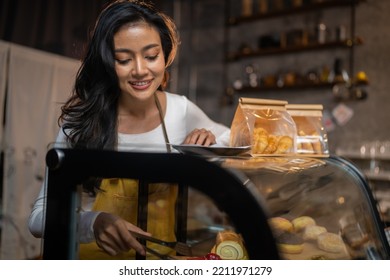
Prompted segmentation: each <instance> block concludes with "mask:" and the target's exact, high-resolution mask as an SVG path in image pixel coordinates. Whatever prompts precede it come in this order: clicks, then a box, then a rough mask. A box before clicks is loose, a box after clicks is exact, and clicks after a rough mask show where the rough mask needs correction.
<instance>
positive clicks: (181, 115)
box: [29, 92, 230, 243]
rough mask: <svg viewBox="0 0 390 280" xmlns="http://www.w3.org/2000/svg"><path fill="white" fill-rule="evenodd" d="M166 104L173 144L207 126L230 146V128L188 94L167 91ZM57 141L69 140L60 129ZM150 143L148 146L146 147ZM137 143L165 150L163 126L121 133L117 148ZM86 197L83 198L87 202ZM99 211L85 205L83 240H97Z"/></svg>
mask: <svg viewBox="0 0 390 280" xmlns="http://www.w3.org/2000/svg"><path fill="white" fill-rule="evenodd" d="M165 94H166V97H167V107H166V113H165V117H164V122H165V126H166V129H167V134H168V138H169V142H170V143H171V144H181V143H183V141H184V139H185V137H186V136H187V135H188V134H189V133H190V132H191V131H193V130H194V129H196V128H198V129H200V128H205V129H207V130H210V131H211V132H213V133H214V135H215V137H216V142H217V144H218V145H224V146H228V145H229V138H230V129H229V128H228V127H226V126H224V125H222V124H219V123H217V122H214V121H213V120H211V119H210V118H209V117H208V116H207V115H206V114H205V113H204V112H203V111H202V110H201V109H200V108H199V107H198V106H197V105H195V104H194V103H193V102H191V101H190V100H188V99H187V98H186V97H185V96H181V95H177V94H172V93H168V92H165ZM56 143H66V136H65V134H64V133H63V131H62V129H60V131H59V133H58V136H57V139H56ZM147 145H149V147H146V146H147ZM132 146H133V147H134V146H136V147H137V148H136V149H137V150H138V151H139V150H140V148H141V147H145V149H147V150H148V151H151V150H153V151H156V152H161V151H162V152H164V151H166V146H165V138H164V134H163V129H162V126H161V125H159V126H158V127H156V128H155V129H153V130H151V131H148V132H145V133H140V134H123V133H118V150H129V149H130V150H131V148H132ZM85 200H86V199H84V198H83V199H82V201H83V202H85ZM45 201H46V189H45V184H43V186H42V188H41V190H40V192H39V195H38V197H37V199H36V200H35V203H34V206H33V209H32V211H31V214H30V217H29V230H30V232H31V233H32V234H33V235H34V236H35V237H42V236H43V232H44V219H45V217H44V216H45V215H44V213H45V212H44V209H45ZM98 214H99V212H94V211H89V207H88V205H83V211H82V212H81V214H80V224H79V237H80V240H79V241H80V242H81V243H89V242H91V241H93V240H94V238H95V237H94V232H93V224H94V222H95V219H96V217H97V215H98Z"/></svg>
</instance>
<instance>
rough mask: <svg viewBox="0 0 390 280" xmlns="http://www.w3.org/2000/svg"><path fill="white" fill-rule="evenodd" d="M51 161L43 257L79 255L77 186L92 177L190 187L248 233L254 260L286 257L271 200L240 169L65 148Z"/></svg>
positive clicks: (180, 158) (178, 157) (175, 157)
mask: <svg viewBox="0 0 390 280" xmlns="http://www.w3.org/2000/svg"><path fill="white" fill-rule="evenodd" d="M46 163H47V167H48V185H47V203H46V222H45V232H44V243H43V259H77V252H78V238H77V225H78V223H77V218H78V214H77V212H78V211H77V210H78V209H77V207H78V203H77V201H78V198H79V194H78V191H77V185H78V184H80V183H81V182H83V181H84V180H85V179H87V178H89V177H91V176H93V177H103V178H133V179H140V180H146V181H147V182H150V183H153V182H166V183H177V184H179V187H180V186H182V185H190V186H191V187H194V188H196V189H197V190H199V191H201V192H202V193H204V194H206V195H207V196H209V197H210V198H211V199H212V200H213V201H214V202H215V203H216V205H217V206H218V207H219V208H220V209H221V210H223V211H225V212H226V214H227V215H228V216H229V218H230V220H231V222H232V223H233V225H234V226H235V228H236V229H237V231H239V232H240V233H241V234H242V236H243V238H244V240H245V243H246V248H247V251H248V254H249V257H250V259H267V260H272V259H280V256H279V253H278V250H277V247H276V243H275V240H274V237H273V235H272V232H271V229H270V227H269V225H268V223H267V218H268V214H267V211H266V206H265V203H264V202H263V201H262V199H261V197H260V196H258V195H257V192H256V191H255V186H254V185H253V183H251V181H249V180H248V178H247V177H246V176H245V175H244V174H243V173H241V172H239V171H237V170H230V169H226V168H222V167H220V166H219V165H218V164H217V163H213V162H210V161H208V160H206V159H204V158H201V157H198V156H192V155H183V154H174V153H172V154H165V153H137V152H117V151H97V150H75V149H60V148H53V149H51V150H49V151H48V153H47V155H46ZM254 217H255V218H254ZM254 221H256V222H254Z"/></svg>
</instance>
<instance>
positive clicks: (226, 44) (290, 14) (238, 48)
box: [0, 0, 390, 259]
mask: <svg viewBox="0 0 390 280" xmlns="http://www.w3.org/2000/svg"><path fill="white" fill-rule="evenodd" d="M109 2H111V1H107V0H106V1H103V0H74V1H72V0H62V1H60V0H54V1H53V0H50V1H49V0H35V1H30V0H0V62H1V65H0V106H1V107H0V108H1V109H2V110H3V111H1V112H0V113H1V116H2V118H3V120H2V122H3V129H2V130H1V132H0V136H1V137H2V168H1V172H2V175H3V179H2V185H1V189H0V190H1V192H0V195H1V200H0V201H1V204H2V207H0V209H2V212H1V216H0V217H1V218H2V219H1V223H0V226H1V227H0V234H1V243H0V244H1V245H0V246H1V247H0V253H1V255H0V259H23V258H34V257H35V256H36V255H37V252H39V246H40V243H39V241H37V240H35V239H34V238H32V237H31V236H30V235H29V233H28V231H27V228H26V224H25V223H26V219H27V217H28V214H29V211H30V209H31V205H32V203H33V201H34V198H35V196H36V195H37V193H38V190H39V188H40V185H41V182H42V178H43V176H44V156H45V151H46V149H47V144H48V143H49V142H50V141H53V140H54V139H53V138H54V137H55V135H56V133H57V131H58V127H57V116H58V113H59V106H60V104H61V102H63V101H64V100H65V99H66V97H67V96H68V95H69V92H70V90H71V86H72V83H73V78H74V74H75V71H77V67H78V66H79V63H80V58H81V57H82V54H83V49H84V46H85V43H86V41H87V38H88V36H89V32H90V31H91V29H92V28H93V25H94V22H95V19H96V17H97V15H98V13H99V12H100V11H101V9H102V8H103V7H105V5H107V3H109ZM154 3H155V5H156V6H157V7H158V8H159V9H161V10H163V11H164V12H166V13H167V14H168V15H170V16H171V17H172V18H173V19H174V20H175V22H176V23H177V26H178V29H179V33H180V36H181V46H180V51H179V54H178V57H177V59H176V61H175V63H174V64H173V66H172V67H171V81H170V85H169V88H168V90H169V91H171V92H175V93H178V94H182V95H186V96H187V97H189V98H190V99H191V100H193V101H194V102H196V103H197V104H198V105H199V106H200V107H201V108H202V109H203V110H204V111H205V112H206V113H207V114H208V115H209V116H210V117H211V118H213V119H214V120H216V121H219V122H222V123H224V124H226V125H227V126H230V124H231V121H232V119H233V115H234V111H235V109H236V106H237V102H238V99H239V97H254V98H270V99H282V100H287V101H288V102H289V103H318V104H322V105H323V106H324V124H325V128H326V129H327V132H328V139H329V140H328V141H329V148H330V152H331V153H333V154H336V153H337V154H342V155H344V156H347V157H350V158H351V159H353V158H354V156H355V157H356V154H359V156H358V157H360V153H361V152H362V151H364V153H366V151H369V150H370V149H371V147H377V148H375V149H376V150H377V151H378V152H377V153H374V154H378V153H380V150H381V148H380V147H382V146H383V147H388V146H386V143H387V141H388V140H390V125H389V121H388V120H389V118H390V115H389V114H390V112H389V109H388V108H389V104H390V95H389V93H388V91H389V88H390V80H389V78H388V76H389V73H390V64H389V62H390V52H389V51H388V49H389V46H390V34H389V32H388V30H387V29H388V26H390V18H389V16H388V13H389V12H390V1H388V0H365V1H358V0H302V1H297V0H251V1H249V0H207V1H206V0H158V1H154ZM340 79H341V80H340ZM378 143H379V144H378ZM363 148H364V149H363ZM375 149H374V150H375ZM383 149H385V148H383ZM383 149H382V150H383ZM387 149H389V148H387ZM376 150H375V151H376ZM384 154H386V153H384ZM389 158H390V157H388V156H383V157H382V158H380V159H379V160H378V159H377V158H376V159H375V163H372V158H371V157H370V156H367V160H365V161H362V160H359V162H358V161H356V162H357V163H358V164H359V165H360V166H362V168H364V169H365V170H366V169H367V170H368V171H367V174H368V175H370V174H371V175H372V174H374V175H376V176H373V177H371V179H370V180H371V183H372V185H373V187H375V188H377V189H378V193H379V194H381V195H382V196H383V197H385V199H383V201H384V202H383V203H384V204H383V205H384V206H383V207H388V206H387V205H388V204H386V203H388V201H389V200H390V198H388V193H389V191H388V190H387V189H388V183H389V181H390V176H389V175H388V174H389V173H387V170H386V168H387V161H388V160H389ZM370 164H371V165H370ZM379 166H382V167H383V168H382V169H380V167H379ZM375 168H377V169H375ZM378 173H380V174H378ZM378 175H381V177H378ZM386 209H387V208H386ZM20 244H22V245H23V246H20ZM15 248H16V249H15Z"/></svg>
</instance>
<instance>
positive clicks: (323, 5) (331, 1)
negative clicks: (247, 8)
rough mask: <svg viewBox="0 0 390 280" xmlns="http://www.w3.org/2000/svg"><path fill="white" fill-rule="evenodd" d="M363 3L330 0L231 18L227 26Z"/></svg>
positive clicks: (349, 0) (358, 0)
mask: <svg viewBox="0 0 390 280" xmlns="http://www.w3.org/2000/svg"><path fill="white" fill-rule="evenodd" d="M363 1H364V0H328V1H325V2H320V3H311V4H304V5H302V6H300V7H293V8H288V9H283V10H275V11H270V12H268V13H265V14H254V15H253V16H250V17H244V16H239V17H230V18H229V19H228V22H227V24H228V25H237V24H241V23H245V22H252V21H259V20H265V19H270V18H276V17H283V16H288V15H294V14H300V13H307V12H311V11H316V10H320V9H328V8H334V7H343V6H352V5H357V4H358V3H359V2H363Z"/></svg>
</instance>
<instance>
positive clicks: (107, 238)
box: [94, 213, 150, 256]
mask: <svg viewBox="0 0 390 280" xmlns="http://www.w3.org/2000/svg"><path fill="white" fill-rule="evenodd" d="M129 229H131V230H134V231H137V232H140V233H143V234H147V235H150V234H149V233H147V232H144V231H142V230H141V229H140V228H138V227H136V226H134V225H132V224H130V223H128V222H126V221H125V220H123V219H121V218H119V217H117V216H115V215H112V214H109V213H100V214H99V215H98V217H97V218H96V220H95V223H94V232H95V238H96V244H97V245H98V246H99V247H100V248H102V249H103V250H104V251H106V252H107V253H108V254H110V255H112V256H115V255H117V254H118V253H120V252H127V251H129V250H130V249H132V248H133V249H134V250H136V251H137V252H138V253H139V254H141V255H145V248H144V247H143V246H142V245H141V244H140V243H139V242H138V240H137V239H136V238H135V237H134V236H133V235H131V233H130V232H129Z"/></svg>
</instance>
